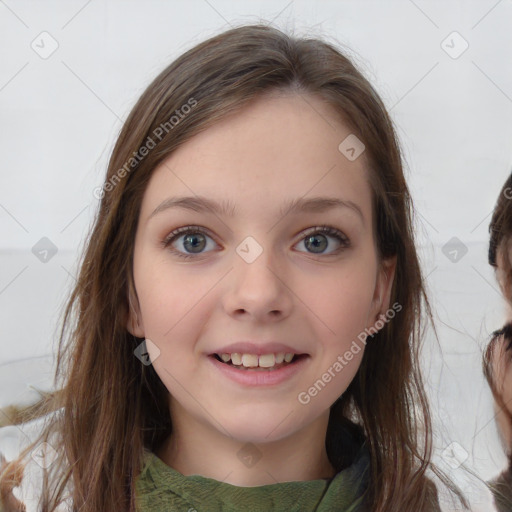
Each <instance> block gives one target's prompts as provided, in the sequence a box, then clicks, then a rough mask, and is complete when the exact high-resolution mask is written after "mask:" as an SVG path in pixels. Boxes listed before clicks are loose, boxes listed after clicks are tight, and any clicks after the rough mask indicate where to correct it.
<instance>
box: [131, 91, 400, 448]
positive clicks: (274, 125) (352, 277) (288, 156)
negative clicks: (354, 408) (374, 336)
mask: <svg viewBox="0 0 512 512" xmlns="http://www.w3.org/2000/svg"><path fill="white" fill-rule="evenodd" d="M350 134H351V131H350V129H349V128H348V127H346V126H345V125H344V124H343V123H341V122H340V120H339V119H338V118H337V117H336V116H335V114H334V113H333V110H332V108H331V107H329V106H328V105H326V104H325V103H323V102H322V101H321V100H319V99H318V98H316V97H313V96H311V95H305V96H300V95H295V94H288V95H277V94H273V95H270V96H269V95H267V96H266V97H263V98H258V99H257V100H256V101H253V102H252V103H251V105H250V106H249V107H246V108H245V109H243V110H241V111H239V112H237V113H236V114H234V115H231V116H230V117H229V118H226V119H224V120H223V121H221V122H219V123H217V124H216V125H214V126H213V127H210V128H209V129H207V130H205V131H204V132H202V133H200V134H198V135H196V136H194V137H193V138H192V139H190V140H189V141H187V142H186V143H185V144H184V145H182V146H181V147H180V148H178V149H177V150H176V151H175V152H174V153H173V154H172V155H171V156H170V157H169V158H168V159H167V160H166V161H165V162H164V163H163V164H162V165H160V166H159V167H158V168H157V169H155V171H154V173H153V175H152V177H151V180H150V182H149V184H148V187H147V189H146V191H145V195H144V198H143V202H142V207H141V213H140V217H139V223H138V227H137V232H136V239H135V248H134V282H135V288H136V292H137V297H138V304H137V300H134V301H132V302H133V303H134V304H137V306H136V307H135V311H134V313H136V314H132V316H131V318H130V321H129V325H128V329H129V330H130V332H132V334H134V335H136V336H139V337H143V338H146V339H147V340H150V341H151V343H149V342H148V350H149V354H150V356H151V358H152V361H153V366H154V368H155V371H156V372H157V374H158V375H159V377H160V378H161V380H162V381H163V383H164V384H165V386H166V387H167V389H168V390H169V393H170V410H171V417H172V420H173V422H176V421H178V422H179V421H182V424H184V423H183V422H188V424H189V425H191V424H194V423H196V424H200V425H201V427H202V428H204V427H207V428H211V429H214V430H216V431H217V432H221V433H222V434H224V435H226V436H229V437H232V438H235V439H237V440H244V441H245V442H250V441H252V442H269V441H272V440H277V439H280V438H283V437H285V436H288V435H291V434H293V433H294V432H298V431H299V430H300V429H301V428H305V427H306V426H308V425H309V426H311V425H312V424H313V423H314V422H317V424H318V422H325V420H326V417H328V413H329V407H330V406H331V405H332V404H333V403H334V401H335V400H336V399H337V398H338V397H339V396H340V395H341V394H342V393H343V392H344V391H345V390H346V388H347V386H348V385H349V383H350V382H351V380H352V379H353V378H354V376H355V374H356V372H357V370H358V368H359V365H360V362H361V359H362V356H363V351H364V347H365V345H364V343H362V342H361V341H360V339H362V338H364V334H362V333H364V330H365V328H370V327H372V326H374V325H375V322H376V321H377V320H379V319H380V314H381V313H385V312H386V310H387V309H388V307H389V294H390V290H391V285H392V281H393V277H394V268H395V267H394V261H386V262H383V263H382V264H379V261H378V258H377V253H376V247H375V243H374V234H373V232H372V205H371V199H372V196H371V189H370V185H369V183H368V181H367V178H368V176H367V169H366V167H365V164H366V160H365V154H364V152H363V153H362V154H361V155H360V156H359V157H358V158H356V159H354V155H355V156H357V152H358V151H360V149H361V147H360V146H354V149H355V151H350V149H349V150H348V151H346V150H345V149H344V151H346V152H345V153H342V152H341V150H340V149H338V146H340V143H341V142H342V141H344V140H345V139H346V137H347V136H349V135H350ZM348 141H349V142H350V141H351V139H348ZM356 142H357V141H356ZM345 144H347V143H345ZM353 144H354V142H353V139H352V145H353ZM349 146H350V144H349ZM344 147H345V146H342V149H343V148H344ZM345 154H347V155H348V156H350V158H351V159H349V158H347V156H345ZM319 226H327V231H322V228H321V227H320V228H319ZM185 229H188V230H189V231H188V232H186V231H185ZM177 230H179V232H176V231H177ZM379 323H380V326H379V327H382V325H383V324H382V320H381V321H380V322H379ZM358 336H359V339H358ZM288 353H290V354H294V357H295V359H294V360H293V361H292V362H291V363H286V361H285V362H283V363H279V361H282V358H283V354H288ZM215 354H217V356H216V355H215ZM223 354H224V357H225V358H226V359H228V362H227V363H226V362H222V359H221V358H222V356H223ZM225 354H228V355H229V356H230V358H229V357H228V356H226V355H225ZM237 354H240V355H237ZM258 356H261V357H258ZM286 357H287V358H288V357H289V356H286ZM219 359H220V360H219ZM240 359H241V360H242V364H240V362H241V361H240ZM276 360H277V361H278V363H276ZM256 364H257V365H258V367H257V368H256V367H254V365H256ZM244 365H245V366H247V367H248V368H249V369H246V368H245V366H244ZM274 365H277V366H274ZM272 366H274V368H271V367H272Z"/></svg>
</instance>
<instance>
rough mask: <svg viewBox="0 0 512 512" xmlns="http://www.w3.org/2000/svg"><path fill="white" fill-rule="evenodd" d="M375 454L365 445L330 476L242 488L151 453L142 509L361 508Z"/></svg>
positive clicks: (255, 511) (140, 490)
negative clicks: (172, 464) (178, 468)
mask: <svg viewBox="0 0 512 512" xmlns="http://www.w3.org/2000/svg"><path fill="white" fill-rule="evenodd" d="M369 466H370V457H369V453H368V450H367V448H366V445H363V446H361V448H360V449H359V451H358V453H357V455H356V457H355V459H354V460H353V462H352V464H351V465H350V466H348V467H347V468H345V469H344V470H342V471H340V472H339V473H338V474H337V475H335V476H334V477H333V478H330V479H319V480H310V481H304V482H301V481H296V482H283V483H276V484H269V485H262V486H259V487H238V486H235V485H231V484H228V483H225V482H220V481H217V480H214V479H212V478H206V477H203V476H200V475H190V476H184V475H182V474H181V473H179V472H178V471H176V470H175V469H173V468H171V467H170V466H168V465H167V464H166V463H165V462H163V461H162V460H161V459H160V458H158V457H157V456H156V455H155V454H154V453H152V452H151V451H146V452H145V455H144V467H143V470H142V472H141V474H140V475H139V477H138V479H137V482H136V496H137V510H138V511H140V512H164V511H165V512H170V511H179V512H217V511H221V512H241V511H242V512H246V511H247V512H270V511H276V512H279V511H283V512H285V511H286V512H299V511H300V512H307V511H318V512H331V511H337V512H361V511H363V510H364V494H365V491H366V490H367V488H368V481H369Z"/></svg>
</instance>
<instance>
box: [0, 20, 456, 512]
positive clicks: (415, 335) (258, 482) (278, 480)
mask: <svg viewBox="0 0 512 512" xmlns="http://www.w3.org/2000/svg"><path fill="white" fill-rule="evenodd" d="M95 194H96V196H97V197H99V198H101V204H100V209H99V214H98V216H97V219H96V222H95V225H94V229H93V231H92V234H91V235H90V239H89V243H88V245H87V248H86V251H85V255H84V259H83V262H82V265H81V271H80V275H79V278H78V282H77V285H76V288H75V289H74V291H73V294H72V296H71V298H70V301H69V304H68V307H67V309H66V312H65V316H64V323H63V327H62V333H61V341H60V350H59V360H58V373H57V375H58V376H62V378H63V379H64V380H63V384H62V385H61V386H60V388H61V389H60V391H58V392H56V393H55V394H54V395H53V397H52V399H51V400H50V401H49V405H47V406H46V407H45V409H44V411H43V412H45V413H46V416H45V418H49V419H48V421H47V422H46V423H47V425H46V426H45V429H44V431H43V432H42V434H41V435H40V436H39V437H38V438H37V439H35V440H34V442H33V443H32V444H31V445H30V446H29V447H28V448H27V449H26V450H25V451H24V452H23V453H22V454H20V456H19V457H18V459H17V460H14V461H13V462H11V463H9V464H8V463H7V462H6V463H5V464H4V467H5V469H4V473H3V477H2V481H1V485H2V490H3V491H2V497H3V500H4V502H5V503H9V505H8V506H9V507H11V509H15V507H21V504H20V502H21V501H22V498H21V496H23V486H24V483H23V482H24V478H25V479H26V478H27V477H26V474H27V472H28V469H27V468H28V467H29V466H31V467H32V468H35V462H34V461H38V462H39V466H42V467H43V470H42V475H43V476H44V481H43V482H42V484H41V487H40V488H38V489H37V492H35V498H34V499H37V500H39V499H40V500H41V501H40V504H39V505H38V507H39V508H37V510H44V511H54V510H80V511H81V512H98V511H109V512H110V511H134V510H140V511H164V510H183V511H184V510H189V511H199V512H200V511H206V510H209V511H212V510H224V511H240V510H250V511H260V510H261V511H268V510H301V511H308V510H318V511H333V510H336V511H360V510H371V511H376V512H384V511H387V512H396V511H398V510H400V511H407V512H409V511H413V510H414V511H417V510H422V511H433V510H434V511H435V510H440V508H439V504H438V499H437V493H436V490H435V486H434V485H433V484H432V483H431V481H430V480H429V479H427V474H428V473H429V472H431V473H433V474H436V475H437V476H438V477H440V478H441V480H442V481H444V483H447V484H448V485H450V483H449V481H448V480H447V479H446V478H445V477H444V476H443V475H442V473H441V472H440V471H438V470H437V469H436V468H435V467H434V466H433V464H432V463H431V452H432V439H431V438H432V433H431V419H430V414H429V408H428V405H427V400H426V397H425V392H424V389H423V384H422V379H421V375H420V371H419V361H418V355H419V348H420V336H421V332H422V329H421V327H422V325H420V320H421V312H422V310H425V312H426V313H427V316H429V317H430V318H431V314H430V307H429V304H428V300H427V298H426V294H425V291H424V288H423V284H422V276H421V272H420V267H419V264H418V258H417V254H416V250H415V246H414V240H413V233H412V227H411V226H412V219H411V216H412V204H411V199H410V196H409V192H408V188H407V185H406V182H405V181H404V176H403V172H402V163H401V155H400V149H399V144H398V141H397V137H396V134H395V131H394V129H393V125H392V122H391V120H390V118H389V116H388V114H387V113H386V110H385V108H384V105H383V103H382V101H381V100H380V98H379V96H378V95H377V93H376V92H375V91H374V89H373V88H372V87H371V85H370V84H369V83H368V81H367V80H366V79H365V78H364V77H363V76H362V74H361V73H360V72H359V71H358V70H357V69H356V68H355V67H354V65H353V64H352V63H351V62H350V60H349V59H348V58H347V57H345V56H344V55H342V54H341V53H340V52H339V51H338V50H337V49H335V48H334V47H333V46H331V45H329V44H327V43H325V42H322V41H319V40H315V39H300V38H294V37H290V36H288V35H285V34H283V33H282V32H280V31H279V30H277V29H275V28H272V27H269V26H265V25H252V26H243V27H239V28H235V29H232V30H229V31H227V32H225V33H222V34H220V35H218V36H216V37H213V38H211V39H209V40H207V41H205V42H203V43H202V44H199V45H198V46H196V47H195V48H192V49H191V50H189V51H188V52H186V53H185V54H184V55H182V56H181V57H180V58H178V59H177V60H176V61H175V62H174V63H172V64H171V65H170V66H169V67H168V68H167V69H165V70H164V71H163V72H162V73H161V74H160V75H159V76H158V77H157V78H156V79H155V80H154V81H153V83H151V85H150V86H149V87H148V88H147V90H146V91H145V92H144V93H143V95H142V96H141V98H140V99H139V101H138V102H137V104H136V105H135V107H134V108H133V110H132V112H131V114H130V115H129V117H128V119H127V121H126V123H125V125H124V127H123V129H122V132H121V134H120V136H119V139H118V141H117V143H116V145H115V148H114V151H113V154H112V157H111V160H110V163H109V168H108V172H107V177H106V180H105V183H104V185H103V187H102V188H101V189H99V190H97V191H95ZM73 314H74V315H75V316H73ZM72 321H73V326H74V328H73V329H72V330H71V332H70V333H69V336H68V341H67V343H66V342H65V340H66V333H68V332H69V325H70V323H71V322H72ZM52 411H53V412H52ZM11 428H16V427H11ZM20 428H21V427H20ZM43 442H46V444H44V443H43ZM30 455H32V456H30ZM6 458H7V457H6ZM26 461H30V463H27V462H26ZM24 464H27V465H26V466H25V465H24ZM36 469H37V468H36ZM24 470H25V477H23V471H24ZM34 478H36V477H35V476H34ZM27 494H30V492H27V493H26V494H25V495H24V496H25V497H26V499H29V498H30V497H27ZM459 497H460V496H459ZM461 499H462V498H461ZM462 501H463V503H464V500H463V499H462ZM59 503H60V507H61V508H57V506H58V505H59ZM62 507H63V508H62ZM34 510H35V509H34Z"/></svg>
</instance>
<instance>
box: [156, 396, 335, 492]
mask: <svg viewBox="0 0 512 512" xmlns="http://www.w3.org/2000/svg"><path fill="white" fill-rule="evenodd" d="M174 405H176V404H174ZM172 416H177V417H178V418H179V420H178V421H177V420H176V419H175V418H174V417H173V418H172V419H173V423H172V424H173V432H172V435H171V436H169V438H168V439H167V440H166V442H165V443H163V445H162V446H161V447H160V448H159V449H158V450H157V452H156V454H157V456H158V457H159V458H160V459H162V460H163V461H164V462H165V463H166V464H167V465H169V466H171V467H172V468H174V469H175V470H176V471H178V472H179V473H181V474H183V475H185V476H188V475H201V476H204V477H206V478H212V479H214V480H218V481H221V482H225V483H229V484H231V485H236V486H240V487H255V486H261V485H268V484H275V483H281V482H293V481H308V480H317V479H322V478H332V477H333V476H334V475H335V474H336V471H335V469H334V467H333V466H332V465H331V464H330V462H329V459H328V457H327V452H326V449H325V435H326V431H327V423H328V419H329V411H327V412H326V414H325V415H323V416H321V417H320V418H318V419H317V420H316V421H315V422H314V423H312V424H311V425H308V426H307V427H305V428H302V429H301V430H299V431H296V432H294V433H292V434H291V435H289V436H287V437H286V438H281V439H278V440H274V441H272V442H247V441H240V440H237V439H234V438H232V437H228V436H226V435H224V434H223V433H222V432H219V431H218V430H216V429H214V428H212V427H211V425H205V424H204V423H199V422H196V421H194V419H193V418H192V417H191V416H188V415H186V414H184V412H183V410H181V411H180V414H179V415H172Z"/></svg>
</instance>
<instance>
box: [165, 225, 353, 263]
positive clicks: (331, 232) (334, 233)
mask: <svg viewBox="0 0 512 512" xmlns="http://www.w3.org/2000/svg"><path fill="white" fill-rule="evenodd" d="M190 233H193V234H197V233H201V234H203V235H206V236H208V237H210V238H212V239H214V237H212V236H211V235H210V234H209V233H208V231H207V230H206V229H205V228H202V227H200V226H185V227H182V228H178V229H175V230H174V231H172V232H171V233H169V235H168V236H166V237H165V239H164V240H162V242H161V245H162V247H163V248H164V249H167V248H169V246H170V245H171V244H172V243H173V242H174V241H175V240H176V239H178V238H180V237H181V236H183V235H188V234H190ZM318 233H320V234H322V235H328V236H331V237H333V238H336V239H337V240H338V242H339V243H340V247H338V249H336V250H335V251H334V252H331V253H329V254H327V255H326V256H334V255H336V254H338V253H339V252H341V251H342V250H343V249H347V248H348V247H349V246H350V240H349V239H348V238H347V237H346V236H345V235H344V234H343V233H342V232H341V231H339V230H338V229H336V228H333V227H331V226H317V227H315V228H311V229H310V230H308V232H307V233H305V234H304V236H303V238H301V239H300V240H299V242H301V241H302V240H304V239H305V238H307V237H308V236H312V235H316V234H318ZM170 250H171V251H172V252H173V253H175V254H176V255H177V256H179V257H180V258H185V259H191V258H197V257H200V256H201V255H202V254H204V253H197V254H186V253H182V252H180V251H177V250H175V249H170ZM301 252H302V251H301ZM310 254H315V253H310ZM317 254H318V255H319V256H321V255H322V253H317Z"/></svg>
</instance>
